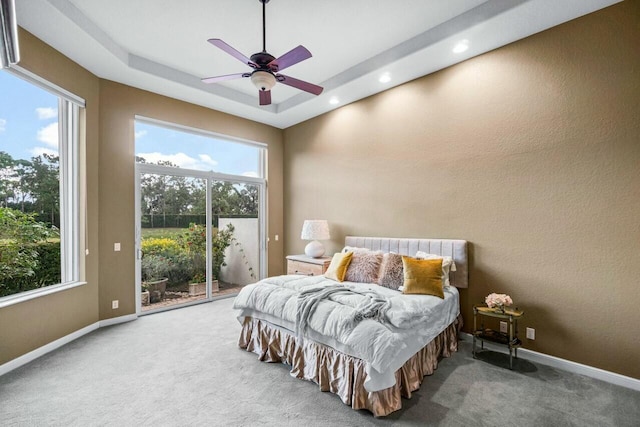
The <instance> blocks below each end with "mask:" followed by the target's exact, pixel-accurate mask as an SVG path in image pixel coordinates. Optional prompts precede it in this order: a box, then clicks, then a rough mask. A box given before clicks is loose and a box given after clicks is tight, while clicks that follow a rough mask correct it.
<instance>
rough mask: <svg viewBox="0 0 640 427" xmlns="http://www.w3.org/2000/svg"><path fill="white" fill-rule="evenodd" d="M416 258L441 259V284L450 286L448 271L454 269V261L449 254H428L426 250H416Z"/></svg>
mask: <svg viewBox="0 0 640 427" xmlns="http://www.w3.org/2000/svg"><path fill="white" fill-rule="evenodd" d="M416 258H418V259H441V260H442V284H443V285H444V286H451V282H449V271H456V263H455V262H454V261H453V258H451V257H450V256H442V255H436V254H428V253H426V252H422V251H418V252H416Z"/></svg>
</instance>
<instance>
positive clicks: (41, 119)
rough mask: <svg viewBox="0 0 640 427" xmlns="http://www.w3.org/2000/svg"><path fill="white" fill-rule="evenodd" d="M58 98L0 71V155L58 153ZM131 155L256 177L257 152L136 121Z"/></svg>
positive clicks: (16, 157)
mask: <svg viewBox="0 0 640 427" xmlns="http://www.w3.org/2000/svg"><path fill="white" fill-rule="evenodd" d="M57 110H58V98H57V97H56V96H55V95H52V94H50V93H49V92H47V91H45V90H43V89H40V88H39V87H36V86H34V85H32V84H31V83H28V82H26V81H24V80H22V79H20V78H18V77H16V76H14V75H12V74H9V73H8V72H6V71H0V151H5V152H7V153H9V154H10V155H11V156H12V157H13V158H14V159H27V160H29V159H31V158H32V157H34V156H37V155H40V154H43V153H48V154H57V152H58V111H57ZM135 139H136V149H135V152H136V155H138V156H142V157H144V158H145V159H146V160H147V161H148V162H152V163H155V162H157V161H158V160H169V161H171V162H172V163H174V164H177V165H178V166H180V167H182V168H188V169H197V170H204V171H210V170H214V171H216V172H222V173H228V174H235V175H244V176H257V173H258V162H259V156H258V153H259V149H258V148H256V147H252V146H250V145H245V144H237V143H233V142H230V141H223V140H219V139H216V138H212V137H205V136H198V135H194V134H191V133H187V132H182V131H178V130H171V129H167V128H164V127H159V126H153V125H149V124H146V123H140V122H136V128H135Z"/></svg>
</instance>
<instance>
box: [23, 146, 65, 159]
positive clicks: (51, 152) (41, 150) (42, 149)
mask: <svg viewBox="0 0 640 427" xmlns="http://www.w3.org/2000/svg"><path fill="white" fill-rule="evenodd" d="M29 152H30V153H31V155H32V156H33V157H38V156H40V155H42V154H49V155H51V156H57V155H58V150H54V149H51V148H46V147H33V148H32V149H30V150H29Z"/></svg>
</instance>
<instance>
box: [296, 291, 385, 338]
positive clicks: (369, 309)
mask: <svg viewBox="0 0 640 427" xmlns="http://www.w3.org/2000/svg"><path fill="white" fill-rule="evenodd" d="M349 293H357V294H359V295H364V296H368V297H369V299H368V300H367V302H366V303H365V304H361V305H359V306H358V307H355V308H354V315H353V318H351V319H349V321H350V322H351V324H350V325H349V326H351V327H353V326H355V324H357V323H359V322H361V321H363V320H364V319H373V320H377V321H378V322H383V323H385V322H386V317H385V315H386V312H387V310H388V309H389V306H390V302H389V301H388V300H387V299H385V298H382V297H381V296H380V295H378V294H376V293H374V292H369V291H356V290H354V289H350V288H346V287H344V286H341V285H334V286H326V287H321V288H310V289H305V290H303V291H301V292H300V294H299V295H298V306H297V310H296V338H297V339H298V340H299V341H302V337H303V335H304V333H305V331H306V330H307V325H308V322H309V319H310V318H311V316H313V313H315V311H316V309H317V308H318V304H319V303H320V301H322V300H325V299H330V297H331V296H332V295H335V294H349Z"/></svg>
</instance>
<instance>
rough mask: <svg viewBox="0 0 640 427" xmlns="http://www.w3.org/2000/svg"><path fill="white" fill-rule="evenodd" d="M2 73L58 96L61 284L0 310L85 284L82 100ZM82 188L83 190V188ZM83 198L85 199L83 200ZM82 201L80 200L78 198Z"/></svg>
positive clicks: (3, 302)
mask: <svg viewBox="0 0 640 427" xmlns="http://www.w3.org/2000/svg"><path fill="white" fill-rule="evenodd" d="M4 71H6V72H8V73H10V74H12V75H13V76H14V77H17V78H20V79H22V80H24V81H26V82H27V83H30V84H33V85H34V86H36V87H39V88H40V89H42V90H45V91H47V92H49V93H51V94H52V95H54V96H57V97H58V155H59V159H60V160H59V161H60V163H59V164H60V166H59V167H60V169H59V171H60V172H59V173H60V177H59V179H60V187H59V188H60V207H59V208H60V269H61V271H60V272H61V283H58V284H52V285H48V286H45V287H42V288H39V289H32V290H29V291H24V292H20V293H16V294H13V295H7V296H4V297H0V308H3V307H7V306H10V305H14V304H19V303H22V302H25V301H28V300H31V299H34V298H40V297H43V296H46V295H50V294H52V293H56V292H61V291H65V290H67V289H71V288H75V287H77V286H81V285H84V284H86V281H83V280H82V279H83V277H81V274H82V266H83V264H84V259H83V257H81V253H82V249H83V248H82V243H81V238H80V237H81V236H82V235H84V232H85V230H84V228H85V221H81V214H80V212H81V203H80V202H81V197H80V196H81V194H80V189H81V186H82V183H81V179H80V177H81V160H80V155H79V152H80V139H81V135H80V127H81V109H84V108H85V105H86V103H85V100H84V99H82V98H80V97H79V96H77V95H75V94H73V93H71V92H69V91H67V90H66V89H63V88H61V87H60V86H57V85H55V84H53V83H51V82H49V81H47V80H45V79H43V78H42V77H40V76H38V75H36V74H34V73H32V72H30V71H28V70H26V69H24V68H22V67H20V66H17V65H14V66H11V67H10V68H8V69H5V70H4ZM83 188H84V187H83ZM85 199H86V198H85ZM82 200H84V199H82Z"/></svg>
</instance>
